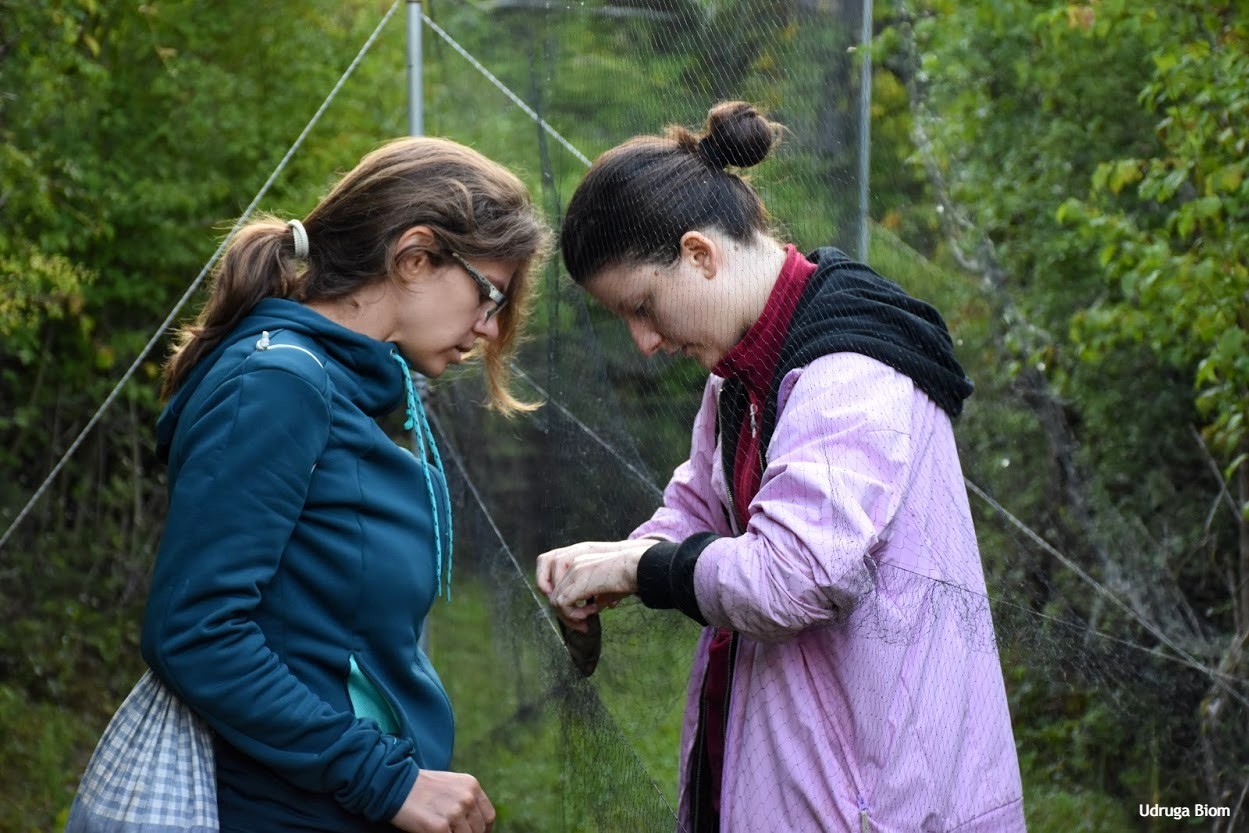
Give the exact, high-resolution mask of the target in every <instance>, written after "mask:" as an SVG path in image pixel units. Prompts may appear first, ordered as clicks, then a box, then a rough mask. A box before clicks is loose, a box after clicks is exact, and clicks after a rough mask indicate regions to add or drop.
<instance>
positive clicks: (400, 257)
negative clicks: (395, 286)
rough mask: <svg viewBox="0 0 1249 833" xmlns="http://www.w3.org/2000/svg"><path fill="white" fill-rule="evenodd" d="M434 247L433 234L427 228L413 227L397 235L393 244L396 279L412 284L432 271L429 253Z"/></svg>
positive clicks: (435, 243)
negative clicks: (396, 239) (397, 237)
mask: <svg viewBox="0 0 1249 833" xmlns="http://www.w3.org/2000/svg"><path fill="white" fill-rule="evenodd" d="M436 245H437V241H436V240H435V239H434V232H433V230H432V229H430V228H429V226H413V227H412V228H410V229H408V230H407V231H405V232H404V233H403V234H401V235H399V240H398V241H397V242H396V243H395V269H396V271H397V272H398V275H397V276H396V277H398V278H401V279H402V280H403V281H404V282H405V283H412V282H414V281H417V280H419V279H420V278H421V277H422V276H423V275H424V274H426V273H428V272H431V271H433V268H434V266H433V261H432V260H431V259H430V256H429V253H430V252H432V251H434V249H435V247H436Z"/></svg>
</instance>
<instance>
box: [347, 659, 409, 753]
mask: <svg viewBox="0 0 1249 833" xmlns="http://www.w3.org/2000/svg"><path fill="white" fill-rule="evenodd" d="M347 697H348V698H349V699H350V700H351V711H352V713H353V714H355V716H356V717H358V718H360V719H361V720H372V721H375V722H376V723H377V725H378V726H379V727H381V730H382V731H383V732H385V733H386V734H389V735H397V734H399V729H400V726H401V725H402V724H401V721H400V720H399V714H398V711H397V710H396V709H395V707H394V704H393V703H391V701H390V699H389V698H387V696H386V694H385V692H383V691H382V688H381V686H379V685H378V684H377V682H376V681H375V680H374V679H373V678H372V677H371V676H369V675H368V674H367V673H365V671H364V669H363V668H361V667H360V664H359V663H358V662H356V657H355V654H352V655H351V665H350V667H349V668H348V671H347Z"/></svg>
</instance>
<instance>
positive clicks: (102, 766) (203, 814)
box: [65, 671, 219, 833]
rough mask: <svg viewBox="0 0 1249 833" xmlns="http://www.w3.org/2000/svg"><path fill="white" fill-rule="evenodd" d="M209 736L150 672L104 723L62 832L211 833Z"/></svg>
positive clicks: (213, 789) (213, 781)
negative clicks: (101, 735) (104, 726)
mask: <svg viewBox="0 0 1249 833" xmlns="http://www.w3.org/2000/svg"><path fill="white" fill-rule="evenodd" d="M218 829H219V824H218V821H217V778H216V765H215V763H214V760H213V740H212V732H211V730H210V729H209V728H208V726H207V725H205V723H204V722H203V720H201V719H200V718H199V717H198V716H197V715H195V713H193V712H192V711H191V710H190V709H188V708H187V707H186V706H185V705H183V703H182V701H181V700H179V699H178V698H177V697H175V696H174V694H173V692H172V691H170V690H169V689H168V688H166V687H165V685H164V683H162V682H161V681H160V680H158V679H156V677H155V676H154V675H153V674H152V672H151V671H147V672H145V673H144V675H143V676H142V678H140V680H139V682H138V683H137V684H136V685H135V687H134V689H133V690H132V691H131V692H130V695H129V696H128V697H127V698H126V700H125V702H123V703H122V704H121V708H119V709H118V710H117V713H116V714H115V715H113V719H112V720H111V721H109V724H108V728H106V729H105V730H104V735H103V737H101V738H100V742H99V744H97V745H96V747H95V752H94V753H93V754H92V755H91V761H90V762H89V763H88V764H87V771H86V772H85V773H84V774H83V776H82V783H80V784H79V786H78V795H77V796H76V797H75V798H74V803H73V806H72V807H71V808H70V811H69V823H68V824H67V825H66V826H65V833H175V831H176V833H216V831H217V830H218Z"/></svg>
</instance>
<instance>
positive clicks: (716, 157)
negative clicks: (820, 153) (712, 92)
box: [560, 101, 782, 283]
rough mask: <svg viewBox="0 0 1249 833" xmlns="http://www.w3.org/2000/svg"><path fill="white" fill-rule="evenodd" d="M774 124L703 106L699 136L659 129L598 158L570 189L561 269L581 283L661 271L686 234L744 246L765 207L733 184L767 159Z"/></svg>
mask: <svg viewBox="0 0 1249 833" xmlns="http://www.w3.org/2000/svg"><path fill="white" fill-rule="evenodd" d="M781 129H782V128H781V126H780V125H778V124H776V123H774V122H771V121H768V120H767V119H766V118H764V117H763V116H762V115H760V113H759V111H758V110H756V109H755V108H754V107H753V106H751V105H750V104H747V103H746V102H743V101H726V102H721V103H720V104H717V105H716V106H715V107H713V108H711V112H710V113H708V115H707V124H706V128H705V129H704V131H703V132H702V133H701V134H698V133H694V132H692V131H690V130H688V129H686V128H684V127H680V126H673V127H669V128H668V129H667V131H665V134H664V135H663V136H662V137H660V136H636V137H634V138H632V139H630V140H629V141H627V142H625V143H623V144H621V145H618V146H617V147H615V148H613V149H611V150H609V151H607V152H606V153H604V154H603V155H602V156H600V157H599V158H598V159H597V160H596V161H595V163H594V165H593V166H591V168H590V170H589V172H588V173H586V175H585V178H584V179H582V180H581V184H580V185H578V186H577V190H576V192H575V193H574V194H573V196H572V200H571V201H570V202H569V204H568V211H567V214H566V215H565V218H564V227H563V229H562V232H561V238H560V240H561V248H562V250H563V255H564V263H565V265H566V266H567V267H568V273H569V274H570V275H571V276H572V278H573V280H575V281H576V282H578V283H584V282H585V281H586V280H588V279H590V278H591V277H593V276H594V275H596V274H598V273H599V272H600V271H601V270H603V269H605V268H607V267H610V266H615V265H619V264H643V263H671V262H672V261H673V260H675V259H676V257H677V254H678V253H679V249H680V243H681V236H682V235H684V234H685V233H686V232H687V231H691V230H696V229H704V228H716V229H718V230H720V231H721V232H723V233H725V234H727V235H728V236H729V237H731V238H732V239H734V240H738V241H742V242H747V241H749V240H751V239H752V238H753V237H754V236H755V235H756V234H760V233H766V232H767V230H768V216H767V209H766V208H765V207H764V205H763V201H762V200H760V199H759V195H758V194H757V193H755V190H754V188H752V187H751V186H750V184H749V183H748V182H747V181H746V180H745V178H744V177H743V176H741V175H740V174H737V173H733V172H731V171H728V170H726V168H729V167H734V168H749V167H752V166H754V165H757V164H759V163H760V162H762V161H763V160H764V159H766V158H767V156H768V153H769V152H770V151H771V150H772V147H773V146H774V145H775V144H776V142H777V140H778V139H779V137H780V131H781Z"/></svg>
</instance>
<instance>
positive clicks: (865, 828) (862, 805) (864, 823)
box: [858, 795, 872, 833]
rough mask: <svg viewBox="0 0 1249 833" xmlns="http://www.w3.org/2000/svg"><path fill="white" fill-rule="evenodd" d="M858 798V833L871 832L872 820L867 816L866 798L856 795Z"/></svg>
mask: <svg viewBox="0 0 1249 833" xmlns="http://www.w3.org/2000/svg"><path fill="white" fill-rule="evenodd" d="M858 799H859V833H872V820H871V819H870V818H868V816H867V799H866V798H864V797H863V796H861V795H860V796H858Z"/></svg>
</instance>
